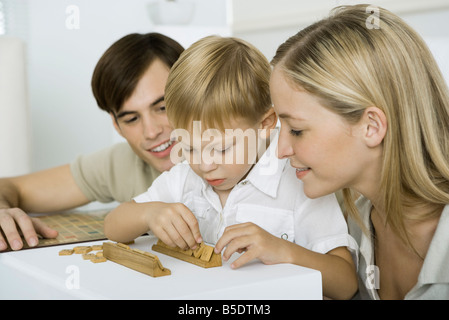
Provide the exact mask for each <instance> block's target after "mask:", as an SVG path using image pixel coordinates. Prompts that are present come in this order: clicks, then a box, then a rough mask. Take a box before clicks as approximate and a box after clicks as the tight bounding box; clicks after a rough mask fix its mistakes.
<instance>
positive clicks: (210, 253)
mask: <svg viewBox="0 0 449 320" xmlns="http://www.w3.org/2000/svg"><path fill="white" fill-rule="evenodd" d="M151 249H152V250H154V251H156V252H160V253H163V254H166V255H168V256H171V257H174V258H177V259H180V260H183V261H186V262H189V263H192V264H195V265H197V266H200V267H203V268H214V267H220V266H221V265H222V262H221V254H216V253H215V252H214V248H213V247H211V246H208V245H206V244H205V243H204V242H203V243H201V244H200V245H199V246H198V248H197V249H195V250H190V252H191V254H186V253H185V252H186V251H187V252H188V251H189V250H185V251H184V252H182V251H183V250H181V249H179V248H172V247H169V246H167V245H166V244H165V243H163V242H162V241H161V240H158V241H157V243H156V244H155V245H153V247H152V248H151ZM203 254H204V257H203Z"/></svg>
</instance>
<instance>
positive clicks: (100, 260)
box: [90, 256, 108, 263]
mask: <svg viewBox="0 0 449 320" xmlns="http://www.w3.org/2000/svg"><path fill="white" fill-rule="evenodd" d="M90 261H92V262H93V263H100V262H106V261H108V260H107V259H106V258H105V257H98V256H95V257H93V258H92V259H90Z"/></svg>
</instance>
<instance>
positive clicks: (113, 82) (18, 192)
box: [0, 33, 184, 251]
mask: <svg viewBox="0 0 449 320" xmlns="http://www.w3.org/2000/svg"><path fill="white" fill-rule="evenodd" d="M183 50H184V49H183V47H182V46H181V45H180V44H179V43H177V42H176V41H174V40H172V39H170V38H168V37H166V36H163V35H161V34H158V33H148V34H136V33H135V34H129V35H127V36H125V37H123V38H121V39H119V40H118V41H117V42H115V43H114V44H113V45H112V46H111V47H110V48H109V49H107V50H106V52H105V53H104V54H103V56H102V57H101V58H100V60H99V61H98V63H97V66H96V68H95V70H94V73H93V76H92V90H93V93H94V96H95V99H96V101H97V104H98V106H99V107H100V108H101V109H102V110H104V111H106V112H108V113H109V114H110V115H111V118H112V122H113V124H114V127H115V128H116V130H117V132H118V133H119V134H120V135H121V136H122V137H124V138H125V139H126V141H127V143H126V142H123V143H119V144H116V145H113V146H112V147H109V148H107V149H105V150H101V151H98V152H96V153H93V154H90V155H84V156H80V157H78V158H77V159H76V160H75V161H73V162H72V163H70V164H66V165H63V166H60V167H55V168H51V169H48V170H44V171H40V172H35V173H31V174H28V175H24V176H19V177H11V178H4V179H0V231H3V234H4V235H5V237H6V238H4V237H3V235H2V233H1V232H0V251H3V250H5V249H6V248H7V242H6V241H8V243H9V245H10V247H11V248H12V249H13V250H19V249H21V248H22V247H23V243H22V240H21V237H20V235H19V232H18V229H20V230H21V231H22V233H23V236H24V238H25V239H26V241H27V243H28V245H29V246H35V245H37V243H38V238H37V233H39V234H41V235H42V236H43V237H47V238H53V237H56V236H57V231H56V230H53V229H51V228H49V227H48V226H46V225H44V224H42V223H41V222H39V221H38V219H33V218H30V217H29V216H28V215H27V214H26V213H25V212H51V211H60V210H66V209H70V208H74V207H78V206H81V205H85V204H87V203H89V202H92V201H100V202H112V201H118V202H123V201H128V200H129V199H131V198H132V197H133V196H135V195H137V194H139V193H141V192H143V191H145V190H146V189H147V188H148V186H150V185H151V184H152V182H153V180H154V179H155V178H156V177H157V176H158V175H159V174H160V173H161V172H162V171H165V170H168V169H170V168H171V167H172V166H173V164H172V162H171V160H170V150H171V148H172V147H173V141H171V140H170V134H171V131H172V128H171V127H170V125H169V123H168V120H167V117H166V114H165V104H164V91H165V83H166V81H167V78H168V73H169V70H170V68H171V66H172V65H173V64H174V63H175V62H176V60H177V59H178V57H179V55H180V54H181V53H182V51H183Z"/></svg>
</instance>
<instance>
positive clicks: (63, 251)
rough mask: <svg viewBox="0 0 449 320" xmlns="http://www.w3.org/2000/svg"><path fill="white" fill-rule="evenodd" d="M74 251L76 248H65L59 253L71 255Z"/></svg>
mask: <svg viewBox="0 0 449 320" xmlns="http://www.w3.org/2000/svg"><path fill="white" fill-rule="evenodd" d="M73 252H75V250H73V249H64V250H61V251H59V255H60V256H70V255H72V254H73Z"/></svg>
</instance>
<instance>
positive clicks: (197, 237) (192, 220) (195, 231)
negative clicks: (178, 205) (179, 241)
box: [181, 206, 203, 249]
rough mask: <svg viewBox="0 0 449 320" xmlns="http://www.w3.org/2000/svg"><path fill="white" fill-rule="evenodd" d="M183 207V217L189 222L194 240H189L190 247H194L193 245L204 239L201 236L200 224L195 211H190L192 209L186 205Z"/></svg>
mask: <svg viewBox="0 0 449 320" xmlns="http://www.w3.org/2000/svg"><path fill="white" fill-rule="evenodd" d="M183 209H184V210H182V212H181V214H182V218H183V219H184V221H185V223H186V224H187V226H188V228H189V230H190V232H191V235H192V238H193V241H189V247H190V248H192V249H193V247H195V246H196V244H198V243H201V242H202V241H203V239H202V237H201V232H200V226H199V224H198V220H197V219H196V217H195V215H194V214H193V212H192V211H190V209H189V208H187V207H185V206H184V208H183ZM189 240H190V239H189Z"/></svg>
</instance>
